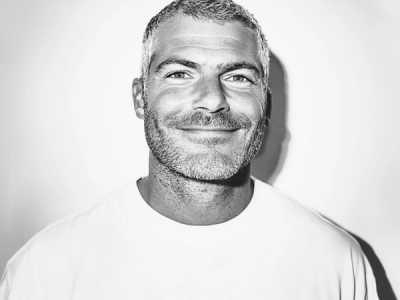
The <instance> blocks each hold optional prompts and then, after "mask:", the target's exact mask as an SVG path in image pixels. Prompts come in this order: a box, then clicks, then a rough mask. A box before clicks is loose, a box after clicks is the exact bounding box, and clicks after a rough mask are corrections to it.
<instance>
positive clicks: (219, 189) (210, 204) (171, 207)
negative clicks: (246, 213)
mask: <svg viewBox="0 0 400 300" xmlns="http://www.w3.org/2000/svg"><path fill="white" fill-rule="evenodd" d="M138 187H139V191H140V193H141V195H142V197H143V198H144V200H145V201H146V202H147V204H149V205H150V206H151V207H152V208H153V209H154V210H156V211H157V212H158V213H160V214H162V215H164V216H165V217H167V218H170V219H172V220H174V221H177V222H179V223H183V224H187V225H213V224H218V223H223V222H226V221H228V220H230V219H233V218H234V217H236V216H238V215H239V214H240V213H241V212H242V211H243V210H244V209H245V208H246V207H247V205H248V204H249V203H250V200H251V197H252V195H253V184H252V181H251V179H250V165H248V166H246V167H245V168H243V169H242V170H240V171H239V172H238V173H237V174H236V175H234V176H232V177H231V178H229V179H227V180H215V181H200V180H195V179H191V178H187V177H184V176H182V175H180V174H178V173H175V172H174V171H171V170H170V169H168V168H167V167H165V166H164V165H162V164H161V163H160V162H159V161H158V160H157V159H156V158H155V157H154V156H153V155H152V154H151V153H150V164H149V176H148V177H146V178H144V179H142V180H140V181H139V182H138Z"/></svg>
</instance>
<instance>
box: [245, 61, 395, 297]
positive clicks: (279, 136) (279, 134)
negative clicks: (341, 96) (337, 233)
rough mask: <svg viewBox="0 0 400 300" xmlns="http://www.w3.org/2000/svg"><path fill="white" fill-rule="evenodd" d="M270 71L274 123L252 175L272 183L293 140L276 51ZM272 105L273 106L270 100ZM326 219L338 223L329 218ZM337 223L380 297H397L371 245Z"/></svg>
mask: <svg viewBox="0 0 400 300" xmlns="http://www.w3.org/2000/svg"><path fill="white" fill-rule="evenodd" d="M270 73H271V76H270V80H269V88H270V89H271V93H272V114H271V123H270V126H269V127H268V129H267V131H266V133H265V136H264V141H263V145H262V147H261V149H260V152H259V153H258V155H257V157H256V158H255V160H254V161H253V163H252V175H253V176H254V177H256V178H258V179H259V180H261V181H263V182H266V183H269V184H272V183H273V182H274V181H275V179H276V177H277V176H278V175H279V173H280V172H281V170H282V166H283V164H284V162H285V159H286V154H287V150H288V143H289V140H290V133H289V131H288V129H287V127H286V121H287V111H288V99H287V78H286V72H285V69H284V67H283V65H282V63H281V62H280V61H279V59H278V58H277V57H276V55H274V54H272V55H271V67H270ZM269 104H270V107H271V103H269ZM325 218H326V217H325ZM326 219H327V220H329V221H331V222H332V223H333V224H335V225H337V224H336V223H335V222H333V221H332V220H330V219H329V218H326ZM337 226H338V227H340V228H342V229H343V230H345V231H346V232H348V233H349V234H350V235H351V236H353V237H354V238H355V239H356V240H357V241H358V243H359V244H360V246H361V248H362V250H363V252H364V254H365V256H366V257H367V259H368V261H369V263H370V265H371V267H372V271H373V272H374V275H375V279H376V285H377V291H378V296H379V299H380V300H397V298H396V296H395V294H394V291H393V288H392V286H391V284H390V282H389V280H388V278H387V276H386V272H385V269H384V268H383V266H382V263H381V262H380V260H379V259H378V257H377V256H376V254H375V252H374V250H373V249H372V247H371V246H370V245H369V244H368V243H367V242H365V241H364V240H363V239H361V238H360V237H358V236H357V235H355V234H353V233H351V232H349V231H348V230H346V229H344V228H343V227H341V226H340V225H337Z"/></svg>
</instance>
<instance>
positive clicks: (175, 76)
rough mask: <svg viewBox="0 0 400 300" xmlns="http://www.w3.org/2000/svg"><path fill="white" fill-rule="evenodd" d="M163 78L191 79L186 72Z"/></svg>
mask: <svg viewBox="0 0 400 300" xmlns="http://www.w3.org/2000/svg"><path fill="white" fill-rule="evenodd" d="M165 78H172V79H189V78H191V77H190V76H189V75H188V74H187V73H186V72H183V71H178V72H174V73H170V74H168V75H167V76H166V77H165Z"/></svg>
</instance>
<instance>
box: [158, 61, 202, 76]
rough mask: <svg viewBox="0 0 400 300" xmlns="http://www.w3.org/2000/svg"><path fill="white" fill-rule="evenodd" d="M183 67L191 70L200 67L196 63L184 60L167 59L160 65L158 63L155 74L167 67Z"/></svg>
mask: <svg viewBox="0 0 400 300" xmlns="http://www.w3.org/2000/svg"><path fill="white" fill-rule="evenodd" d="M176 64H178V65H183V66H185V67H188V68H191V69H198V68H199V67H200V65H199V64H198V63H195V62H192V61H189V60H186V59H178V58H168V59H166V60H164V61H163V62H162V63H160V64H159V65H158V66H157V67H156V69H155V71H154V72H155V73H158V72H160V71H161V70H162V69H163V68H165V67H166V66H168V65H176Z"/></svg>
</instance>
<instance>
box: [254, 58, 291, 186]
mask: <svg viewBox="0 0 400 300" xmlns="http://www.w3.org/2000/svg"><path fill="white" fill-rule="evenodd" d="M270 74H271V76H270V78H269V88H270V90H271V94H272V103H268V104H269V107H270V108H271V106H272V114H271V123H270V125H269V126H268V128H267V130H266V132H265V136H264V141H263V144H262V146H261V149H260V151H259V152H258V155H257V157H256V158H255V159H254V161H253V163H252V170H251V173H252V175H253V176H254V177H256V178H258V179H259V180H261V181H263V182H267V183H270V184H272V183H273V182H274V181H275V178H276V177H277V176H278V175H279V173H280V171H281V170H282V166H283V163H284V161H285V158H286V153H287V145H288V143H289V139H290V134H289V132H288V130H287V128H286V119H287V117H286V115H287V102H288V101H287V93H286V91H287V86H286V84H287V81H286V72H285V69H284V67H283V65H282V63H281V62H280V61H279V59H278V58H277V57H276V55H275V54H273V53H271V65H270ZM271 104H272V105H271Z"/></svg>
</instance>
